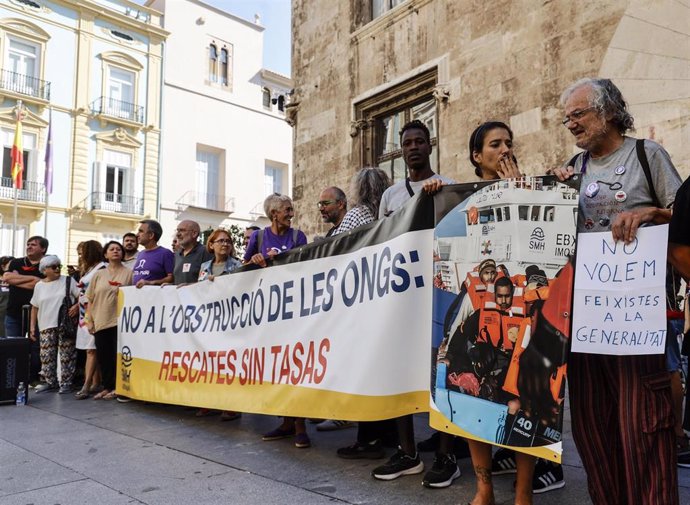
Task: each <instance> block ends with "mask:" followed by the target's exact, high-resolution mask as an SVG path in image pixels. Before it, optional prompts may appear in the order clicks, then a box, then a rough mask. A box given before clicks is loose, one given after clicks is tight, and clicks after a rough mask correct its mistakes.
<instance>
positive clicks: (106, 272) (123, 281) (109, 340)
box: [84, 240, 133, 400]
mask: <svg viewBox="0 0 690 505" xmlns="http://www.w3.org/2000/svg"><path fill="white" fill-rule="evenodd" d="M103 251H104V257H105V260H106V261H107V262H108V266H107V267H106V268H103V269H101V270H99V271H98V272H96V274H95V275H94V276H93V279H91V282H90V283H89V287H88V289H87V290H86V298H87V299H88V301H89V305H88V311H87V313H86V317H85V318H84V319H85V321H86V324H87V325H88V329H89V331H90V332H91V334H93V335H94V339H95V340H96V354H97V356H98V363H99V364H100V366H101V377H102V380H103V391H101V392H100V393H98V394H97V395H96V396H94V397H93V398H94V400H101V399H103V400H112V399H114V398H117V395H116V394H115V370H116V361H117V295H118V291H119V290H120V286H129V285H131V284H132V277H133V272H132V270H130V269H129V268H127V267H126V266H124V265H123V264H122V258H123V257H124V255H125V249H124V247H122V244H120V243H119V242H117V241H115V240H111V241H110V242H108V243H107V244H105V247H104V248H103Z"/></svg>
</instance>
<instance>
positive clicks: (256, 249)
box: [244, 193, 307, 268]
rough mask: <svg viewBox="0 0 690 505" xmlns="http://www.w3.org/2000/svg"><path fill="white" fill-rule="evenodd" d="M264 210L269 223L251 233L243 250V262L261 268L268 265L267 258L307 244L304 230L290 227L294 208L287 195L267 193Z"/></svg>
mask: <svg viewBox="0 0 690 505" xmlns="http://www.w3.org/2000/svg"><path fill="white" fill-rule="evenodd" d="M264 212H265V213H266V217H267V218H268V219H270V220H271V225H270V226H267V227H266V228H264V229H262V230H256V231H255V232H254V233H252V236H251V237H250V238H249V244H247V250H246V251H245V252H244V263H245V264H248V263H251V264H253V265H257V266H259V267H262V268H264V267H266V266H268V264H267V263H266V260H267V259H273V258H274V257H275V256H277V255H278V254H281V253H284V252H286V251H289V250H290V249H292V248H293V247H299V246H302V245H306V244H307V236H306V235H305V234H304V232H302V231H301V230H296V229H294V228H292V227H291V225H292V218H293V217H295V209H294V208H293V206H292V199H290V197H289V196H287V195H281V194H280V193H273V194H272V195H268V196H267V197H266V199H265V200H264Z"/></svg>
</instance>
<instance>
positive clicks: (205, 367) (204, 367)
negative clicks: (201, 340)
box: [196, 353, 208, 383]
mask: <svg viewBox="0 0 690 505" xmlns="http://www.w3.org/2000/svg"><path fill="white" fill-rule="evenodd" d="M201 377H203V378H204V383H206V382H208V380H206V379H207V378H208V363H207V362H206V353H204V354H202V355H201V370H199V375H198V376H197V380H196V382H201Z"/></svg>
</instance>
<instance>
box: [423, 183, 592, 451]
mask: <svg viewBox="0 0 690 505" xmlns="http://www.w3.org/2000/svg"><path fill="white" fill-rule="evenodd" d="M470 186H471V188H472V190H471V191H469V192H468V187H470ZM447 189H449V190H455V191H457V192H458V193H459V194H460V193H461V194H462V195H463V196H461V197H458V198H457V200H458V202H457V204H456V205H455V206H454V207H453V208H450V209H448V211H447V212H446V213H445V214H443V215H439V216H437V225H436V229H435V234H434V287H433V292H434V293H433V304H434V307H433V323H432V356H431V358H432V375H431V391H432V395H431V411H430V422H431V425H432V427H434V428H436V429H438V430H441V431H444V432H448V433H452V434H456V435H460V436H463V437H466V438H472V439H475V440H480V441H484V442H487V443H490V444H494V445H502V446H506V447H511V448H513V449H515V450H518V451H522V452H526V453H530V454H534V455H536V456H539V457H543V458H547V459H549V460H551V461H557V462H560V457H561V452H562V448H561V434H562V426H563V396H564V390H565V374H566V357H567V344H568V340H569V338H570V325H571V318H570V314H571V313H572V288H573V265H572V263H571V261H570V257H571V256H572V255H574V253H575V239H576V227H575V224H576V218H577V204H578V198H579V181H578V180H577V178H574V180H571V181H569V182H568V183H567V184H564V183H560V182H558V181H557V180H556V179H555V178H554V177H524V178H521V179H514V180H503V181H496V182H483V183H479V184H473V185H467V184H465V185H457V186H451V187H449V188H444V190H443V192H446V190H447ZM468 193H469V194H468Z"/></svg>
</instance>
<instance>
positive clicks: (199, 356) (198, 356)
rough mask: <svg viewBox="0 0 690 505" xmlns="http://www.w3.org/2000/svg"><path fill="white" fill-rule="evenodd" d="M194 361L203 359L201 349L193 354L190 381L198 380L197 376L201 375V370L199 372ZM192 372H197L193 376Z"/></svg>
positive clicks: (190, 365)
mask: <svg viewBox="0 0 690 505" xmlns="http://www.w3.org/2000/svg"><path fill="white" fill-rule="evenodd" d="M194 361H201V355H200V354H199V351H196V352H195V353H194V354H192V360H191V361H190V363H189V382H191V383H194V382H196V379H197V377H199V372H197V369H196V367H195V366H194ZM192 372H195V373H194V375H193V376H192Z"/></svg>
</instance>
